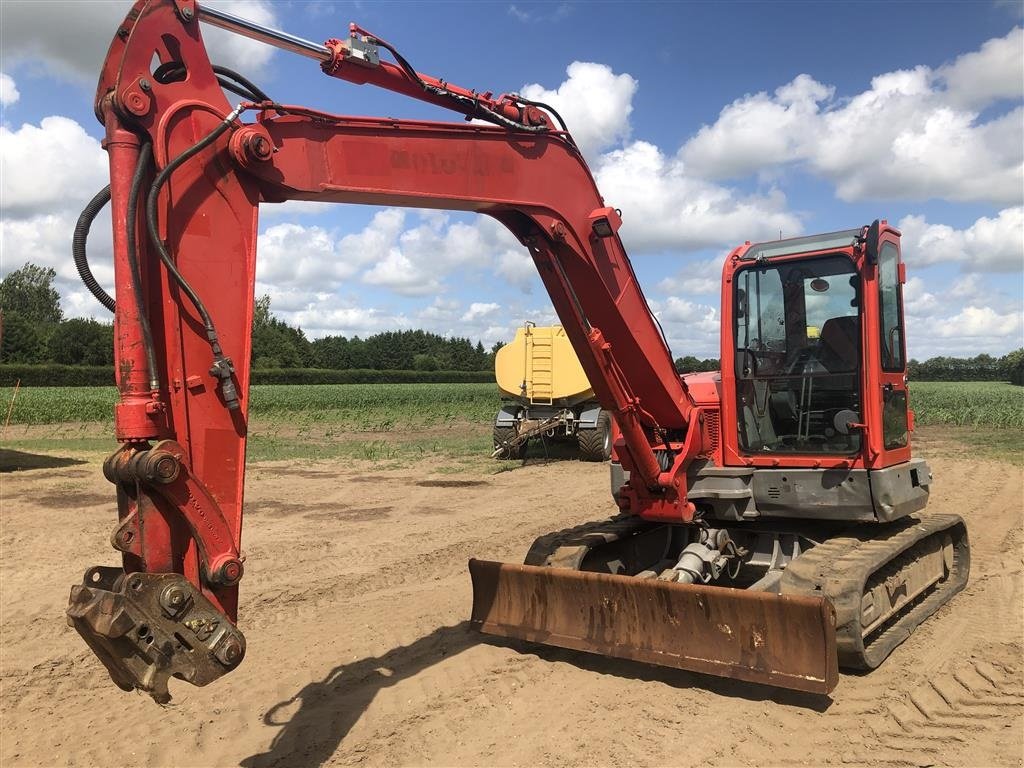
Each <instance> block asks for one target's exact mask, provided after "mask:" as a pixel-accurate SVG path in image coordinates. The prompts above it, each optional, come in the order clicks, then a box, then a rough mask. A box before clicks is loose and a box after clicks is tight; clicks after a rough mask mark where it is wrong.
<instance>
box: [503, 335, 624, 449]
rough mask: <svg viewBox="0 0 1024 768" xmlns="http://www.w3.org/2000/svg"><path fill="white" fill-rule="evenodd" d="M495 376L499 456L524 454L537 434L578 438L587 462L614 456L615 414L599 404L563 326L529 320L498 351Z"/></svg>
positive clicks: (538, 435) (576, 439) (565, 438)
mask: <svg viewBox="0 0 1024 768" xmlns="http://www.w3.org/2000/svg"><path fill="white" fill-rule="evenodd" d="M494 377H495V379H496V381H497V383H498V389H499V390H500V391H501V398H502V405H501V410H500V411H498V415H497V417H496V418H495V420H494V456H495V457H501V458H506V459H517V458H522V457H523V456H524V455H525V453H526V444H527V442H528V441H529V440H530V439H531V438H533V437H547V438H552V439H560V440H575V441H576V444H577V445H578V447H579V451H580V458H582V459H583V460H584V461H607V460H608V459H609V458H610V457H611V448H612V422H611V414H610V413H608V412H607V411H605V410H604V409H602V408H601V405H600V403H598V402H597V399H596V398H595V396H594V390H593V389H592V388H591V386H590V382H589V381H588V380H587V375H586V373H584V372H583V366H581V365H580V361H579V358H577V357H576V352H575V351H574V350H573V348H572V343H571V342H570V341H569V338H568V337H567V336H566V335H565V330H564V329H563V328H562V326H560V325H553V326H537V325H534V324H533V323H526V324H525V325H524V326H523V327H522V328H520V329H518V330H517V331H516V335H515V338H514V339H513V340H512V341H511V343H509V344H506V345H505V346H504V347H502V348H501V349H499V350H498V353H497V355H495V358H494Z"/></svg>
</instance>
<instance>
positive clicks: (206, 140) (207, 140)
mask: <svg viewBox="0 0 1024 768" xmlns="http://www.w3.org/2000/svg"><path fill="white" fill-rule="evenodd" d="M244 111H245V106H244V105H241V104H240V105H238V107H236V108H235V109H234V110H233V111H232V112H231V113H230V114H229V115H228V116H227V117H225V118H224V119H223V120H221V122H220V123H218V124H217V126H216V127H215V128H214V129H213V130H212V131H210V132H209V133H208V134H206V136H204V137H203V138H201V139H200V140H199V141H198V142H196V143H195V144H193V145H192V146H191V147H189V148H188V149H186V150H185V151H184V152H182V153H181V154H180V155H178V156H177V157H176V158H174V159H173V160H171V162H169V163H168V164H167V165H166V166H164V168H163V170H162V171H160V173H158V174H157V176H156V179H154V180H153V185H152V186H151V187H150V188H149V195H148V197H147V198H146V227H147V230H148V231H149V239H150V241H151V242H152V243H153V247H154V248H156V250H157V253H158V254H159V255H160V260H161V261H163V263H164V266H165V267H166V268H167V272H168V274H169V275H170V276H171V277H172V278H173V279H174V281H175V282H176V283H177V284H178V287H179V288H181V290H182V292H183V293H184V294H185V295H186V296H188V298H189V301H191V302H192V306H194V307H195V308H196V311H197V312H198V313H199V316H200V318H202V321H203V327H204V328H205V330H206V338H207V341H209V343H210V350H211V351H212V352H213V365H212V366H211V368H210V373H211V375H213V376H215V377H217V378H218V379H220V383H221V394H222V395H223V396H224V402H225V404H226V405H227V407H228V408H229V409H231V410H237V409H238V408H240V407H241V403H240V402H239V399H238V390H237V388H236V387H235V384H234V382H233V381H232V379H231V376H232V374H233V373H234V365H233V364H232V363H231V360H230V358H228V357H227V356H226V355H225V354H224V351H223V350H222V349H221V346H220V340H219V338H218V336H217V329H216V327H215V326H214V324H213V318H212V317H210V313H209V311H207V309H206V305H205V304H203V301H202V299H200V298H199V294H197V293H196V292H195V289H193V288H192V286H191V285H190V284H189V282H188V280H186V279H185V276H184V275H182V274H181V272H179V271H178V267H177V266H176V265H175V263H174V260H173V259H172V258H171V254H170V252H169V251H168V250H167V246H166V245H164V242H163V240H161V239H160V229H159V227H158V225H157V203H158V201H159V199H160V189H161V188H162V187H163V186H164V184H166V183H167V180H168V179H170V178H171V174H173V173H174V171H175V170H176V169H177V168H178V167H179V166H181V165H182V163H184V162H185V161H187V160H188V159H189V158H191V157H193V156H195V155H197V154H198V153H199V152H202V151H203V150H204V149H206V147H208V146H210V145H211V144H212V143H213V142H215V141H216V140H217V138H218V137H220V135H221V134H223V133H224V132H225V131H226V130H227V129H228V128H230V127H231V124H232V123H234V122H235V120H236V119H237V118H238V116H239V115H240V114H242V112H244Z"/></svg>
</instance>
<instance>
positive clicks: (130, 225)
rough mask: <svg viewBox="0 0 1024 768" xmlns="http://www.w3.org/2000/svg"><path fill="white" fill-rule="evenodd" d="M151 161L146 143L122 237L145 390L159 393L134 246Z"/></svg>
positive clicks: (137, 167) (130, 197) (129, 202)
mask: <svg viewBox="0 0 1024 768" xmlns="http://www.w3.org/2000/svg"><path fill="white" fill-rule="evenodd" d="M152 159H153V145H152V144H150V143H149V142H148V141H147V142H146V143H144V144H143V145H142V148H141V149H140V150H139V160H138V163H137V164H136V166H135V173H134V174H133V175H132V185H131V188H130V189H129V191H128V216H127V220H126V222H125V235H126V238H127V240H128V266H129V267H130V269H131V275H132V293H133V294H134V296H135V306H136V307H138V310H139V325H140V326H141V328H142V344H143V347H144V348H145V352H146V368H147V371H146V375H147V376H148V378H149V389H150V391H152V392H155V391H157V390H159V389H160V377H159V375H158V373H157V371H158V368H157V362H156V351H155V349H154V348H153V331H152V329H151V328H150V325H149V313H148V312H146V299H145V297H144V296H143V294H142V273H141V271H140V269H139V256H138V252H137V249H136V243H135V224H136V222H137V221H138V218H139V216H138V211H139V193H140V192H141V191H142V182H143V180H144V179H145V178H146V173H147V171H148V170H149V166H150V162H151V161H152Z"/></svg>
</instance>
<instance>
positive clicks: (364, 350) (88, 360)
mask: <svg viewBox="0 0 1024 768" xmlns="http://www.w3.org/2000/svg"><path fill="white" fill-rule="evenodd" d="M56 276H57V273H56V272H55V271H54V270H53V269H48V268H44V267H39V266H36V265H34V264H26V265H25V266H24V267H22V268H21V269H16V270H14V271H13V272H11V273H10V274H8V275H7V277H5V278H4V279H3V280H2V281H0V309H2V311H3V339H2V342H0V362H3V363H18V364H43V363H57V364H61V365H93V366H109V365H113V363H114V329H113V326H112V325H111V324H110V323H101V322H98V321H96V320H89V319H84V318H65V317H64V313H63V311H62V310H61V307H60V294H59V293H58V292H57V289H56V288H54V286H53V281H54V279H55V278H56ZM501 346H502V345H501V343H500V342H499V343H497V344H495V345H494V346H493V347H491V349H490V350H487V349H485V348H484V345H483V343H481V342H479V341H478V342H477V343H476V344H473V342H472V341H471V340H470V339H468V338H457V337H456V338H445V337H443V336H440V335H438V334H436V333H431V332H429V331H419V330H417V331H387V332H384V333H378V334H374V335H372V336H368V337H366V338H365V339H362V338H359V337H358V336H353V337H352V338H347V337H345V336H324V337H322V338H319V339H314V340H312V341H310V340H309V339H308V338H306V334H305V333H303V331H302V329H301V328H293V327H292V326H290V325H288V324H287V323H285V322H284V321H283V320H280V319H278V318H276V317H274V315H273V314H272V313H271V311H270V297H269V296H262V297H260V298H259V299H258V300H257V301H256V306H255V311H254V313H253V322H252V361H251V362H252V365H253V368H255V369H257V370H269V369H286V370H289V369H308V368H320V369H326V370H336V371H343V370H366V369H369V370H381V371H402V370H405V371H487V370H492V369H493V367H494V355H495V353H496V352H497V351H498V349H500V348H501ZM675 366H676V370H677V371H679V372H680V373H693V372H698V371H717V370H718V368H719V361H718V360H717V359H715V358H707V359H700V358H697V357H693V356H690V355H688V356H686V357H680V358H677V359H676V360H675ZM907 374H908V376H909V377H910V378H911V379H916V380H918V381H1012V382H1013V383H1015V384H1022V385H1024V348H1021V349H1017V350H1015V351H1013V352H1010V353H1009V354H1006V355H1003V356H1002V357H993V356H992V355H987V354H981V355H976V356H975V357H971V358H957V357H933V358H930V359H928V360H925V361H924V362H920V361H918V360H911V361H910V362H909V363H908V366H907Z"/></svg>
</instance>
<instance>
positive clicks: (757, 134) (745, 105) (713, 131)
mask: <svg viewBox="0 0 1024 768" xmlns="http://www.w3.org/2000/svg"><path fill="white" fill-rule="evenodd" d="M834 94H835V88H833V87H830V86H826V85H822V84H821V83H819V82H817V81H816V80H814V78H812V77H811V76H810V75H798V76H797V77H796V78H795V79H794V80H793V81H792V82H790V83H788V84H786V85H784V86H782V87H781V88H778V89H777V90H776V91H775V94H774V96H769V95H768V94H767V93H763V92H762V93H757V94H754V95H753V96H749V95H748V96H744V97H743V98H741V99H737V100H736V101H734V102H733V103H732V104H730V105H729V106H727V107H725V109H723V110H722V112H721V114H720V115H719V117H718V121H717V122H716V123H715V124H714V125H712V126H708V125H705V126H703V127H702V128H701V129H700V131H698V132H697V135H696V136H694V137H693V138H692V139H690V140H689V141H688V142H687V143H686V145H685V146H684V147H683V149H682V151H681V156H682V159H683V160H684V161H685V162H687V163H689V170H690V171H691V172H694V173H696V174H698V175H702V176H705V177H706V178H711V179H715V178H718V179H726V178H732V177H737V176H745V175H747V174H749V173H751V172H753V171H757V170H760V169H761V168H763V167H764V166H766V165H772V164H782V163H788V162H792V161H794V160H797V159H799V158H800V157H801V153H802V152H803V149H804V146H805V144H806V143H807V142H808V141H809V140H810V139H811V136H812V134H813V131H814V129H815V118H816V116H817V112H818V110H819V105H820V104H821V103H822V102H825V101H827V100H829V99H831V98H832V96H833V95H834Z"/></svg>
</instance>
